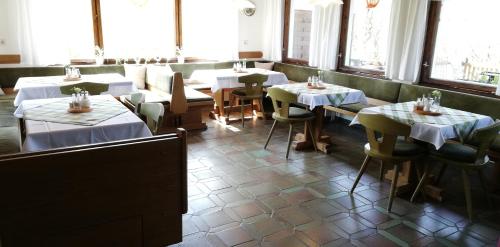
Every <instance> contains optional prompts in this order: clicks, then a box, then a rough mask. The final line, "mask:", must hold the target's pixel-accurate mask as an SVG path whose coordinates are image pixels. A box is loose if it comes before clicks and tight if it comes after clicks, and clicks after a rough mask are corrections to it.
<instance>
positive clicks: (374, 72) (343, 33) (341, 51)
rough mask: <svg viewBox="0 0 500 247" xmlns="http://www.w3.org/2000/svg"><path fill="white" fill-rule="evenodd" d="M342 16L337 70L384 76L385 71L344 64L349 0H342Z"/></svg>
mask: <svg viewBox="0 0 500 247" xmlns="http://www.w3.org/2000/svg"><path fill="white" fill-rule="evenodd" d="M343 1H344V4H343V5H342V17H341V19H340V41H339V54H338V57H337V68H336V69H337V71H338V72H344V73H348V74H357V75H364V76H369V77H374V78H386V77H385V71H380V70H372V69H363V68H357V67H352V66H348V65H345V62H346V61H345V60H346V56H345V54H346V51H347V36H348V32H349V15H350V14H351V0H343Z"/></svg>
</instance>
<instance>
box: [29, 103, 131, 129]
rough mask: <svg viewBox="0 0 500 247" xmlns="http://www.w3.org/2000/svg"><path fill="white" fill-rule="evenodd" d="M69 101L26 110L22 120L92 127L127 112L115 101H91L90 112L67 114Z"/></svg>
mask: <svg viewBox="0 0 500 247" xmlns="http://www.w3.org/2000/svg"><path fill="white" fill-rule="evenodd" d="M70 102H71V99H69V98H65V99H61V100H58V101H54V102H50V103H47V104H43V105H40V106H38V107H35V108H31V109H27V110H25V111H24V113H23V118H24V119H27V120H37V121H46V122H54V123H63V124H76V125H84V126H93V125H96V124H99V123H101V122H103V121H106V120H108V119H110V118H112V117H115V116H118V115H120V114H123V113H125V112H127V111H128V109H127V108H126V107H125V106H123V105H122V104H121V103H120V102H118V101H117V100H115V99H91V103H92V111H91V112H86V113H69V112H68V107H69V103H70Z"/></svg>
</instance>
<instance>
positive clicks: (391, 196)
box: [387, 164, 400, 212]
mask: <svg viewBox="0 0 500 247" xmlns="http://www.w3.org/2000/svg"><path fill="white" fill-rule="evenodd" d="M399 168H400V165H399V164H396V165H394V175H393V176H392V183H391V192H390V194H389V205H388V206H387V212H391V209H392V203H393V202H394V197H395V196H396V190H397V188H396V187H397V185H398V177H399Z"/></svg>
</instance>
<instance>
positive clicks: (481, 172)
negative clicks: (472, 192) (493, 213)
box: [477, 170, 493, 208]
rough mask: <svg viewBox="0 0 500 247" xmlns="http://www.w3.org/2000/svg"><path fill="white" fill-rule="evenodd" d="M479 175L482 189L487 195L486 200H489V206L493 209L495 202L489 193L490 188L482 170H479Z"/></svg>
mask: <svg viewBox="0 0 500 247" xmlns="http://www.w3.org/2000/svg"><path fill="white" fill-rule="evenodd" d="M477 173H478V175H479V181H480V182H481V187H482V188H483V192H484V194H485V195H486V199H487V200H488V206H490V208H493V201H492V200H491V197H490V193H489V192H488V186H486V180H485V178H484V174H483V171H482V170H477Z"/></svg>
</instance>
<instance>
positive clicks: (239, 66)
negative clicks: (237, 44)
mask: <svg viewBox="0 0 500 247" xmlns="http://www.w3.org/2000/svg"><path fill="white" fill-rule="evenodd" d="M233 70H234V71H235V72H236V73H245V72H246V70H247V61H246V60H243V61H241V62H237V63H234V64H233Z"/></svg>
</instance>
